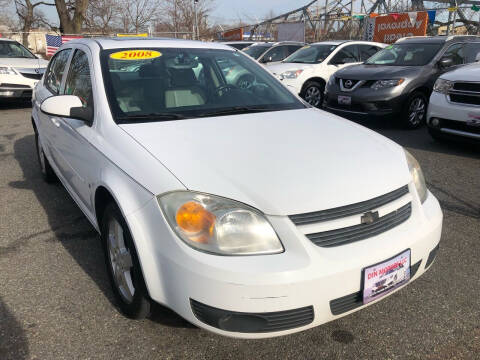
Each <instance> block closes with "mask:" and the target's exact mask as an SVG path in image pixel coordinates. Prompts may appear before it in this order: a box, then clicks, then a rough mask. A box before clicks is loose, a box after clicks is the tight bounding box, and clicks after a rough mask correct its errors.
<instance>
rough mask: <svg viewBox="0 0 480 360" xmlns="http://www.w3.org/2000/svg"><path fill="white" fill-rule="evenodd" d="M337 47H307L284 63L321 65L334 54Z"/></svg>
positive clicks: (320, 45) (322, 45)
mask: <svg viewBox="0 0 480 360" xmlns="http://www.w3.org/2000/svg"><path fill="white" fill-rule="evenodd" d="M336 47H337V45H331V44H330V45H328V44H319V45H307V46H304V47H303V48H301V49H300V50H297V51H296V52H294V53H293V54H292V55H290V56H289V57H287V58H286V59H285V60H283V62H284V63H299V64H319V63H321V62H322V61H323V60H325V59H326V58H327V56H328V55H330V54H331V53H332V51H333V50H335V48H336Z"/></svg>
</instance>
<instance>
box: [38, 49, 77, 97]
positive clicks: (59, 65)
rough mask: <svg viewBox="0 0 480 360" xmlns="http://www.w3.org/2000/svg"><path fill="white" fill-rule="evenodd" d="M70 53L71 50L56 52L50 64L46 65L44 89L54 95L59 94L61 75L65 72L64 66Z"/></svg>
mask: <svg viewBox="0 0 480 360" xmlns="http://www.w3.org/2000/svg"><path fill="white" fill-rule="evenodd" d="M71 51H72V50H71V49H65V50H62V51H60V52H58V53H57V54H55V56H54V57H53V58H52V59H51V60H50V64H48V69H47V71H46V74H45V80H44V84H45V87H46V88H47V89H48V90H50V92H51V93H52V94H54V95H58V94H59V93H60V86H61V85H62V78H63V73H64V72H65V66H66V64H67V60H68V57H69V56H70V52H71Z"/></svg>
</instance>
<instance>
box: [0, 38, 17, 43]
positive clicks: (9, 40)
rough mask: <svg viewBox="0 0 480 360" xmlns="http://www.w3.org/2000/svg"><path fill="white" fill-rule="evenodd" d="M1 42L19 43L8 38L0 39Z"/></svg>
mask: <svg viewBox="0 0 480 360" xmlns="http://www.w3.org/2000/svg"><path fill="white" fill-rule="evenodd" d="M0 41H8V42H18V41H16V40H13V39H7V38H0Z"/></svg>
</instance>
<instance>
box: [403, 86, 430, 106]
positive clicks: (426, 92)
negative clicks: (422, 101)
mask: <svg viewBox="0 0 480 360" xmlns="http://www.w3.org/2000/svg"><path fill="white" fill-rule="evenodd" d="M416 92H420V93H422V94H423V95H425V97H426V98H427V102H428V100H429V98H430V95H431V94H432V90H431V89H430V88H429V87H428V86H418V87H416V88H414V89H412V90H411V91H410V94H409V95H408V96H411V95H412V94H413V93H416Z"/></svg>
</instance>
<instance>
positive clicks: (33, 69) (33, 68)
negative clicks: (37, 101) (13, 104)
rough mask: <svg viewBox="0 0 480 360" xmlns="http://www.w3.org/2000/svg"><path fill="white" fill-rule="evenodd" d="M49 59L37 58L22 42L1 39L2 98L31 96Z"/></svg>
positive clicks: (0, 74) (0, 94)
mask: <svg viewBox="0 0 480 360" xmlns="http://www.w3.org/2000/svg"><path fill="white" fill-rule="evenodd" d="M47 64H48V61H46V60H43V59H39V58H37V57H36V56H35V55H34V54H32V53H31V52H30V51H29V50H28V49H27V48H25V47H24V46H23V45H22V44H20V43H18V42H16V41H14V40H9V39H0V100H1V99H2V98H31V97H32V89H33V87H34V86H35V84H36V83H37V82H38V81H39V80H40V79H41V78H42V75H43V73H44V71H45V68H46V67H47Z"/></svg>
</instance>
